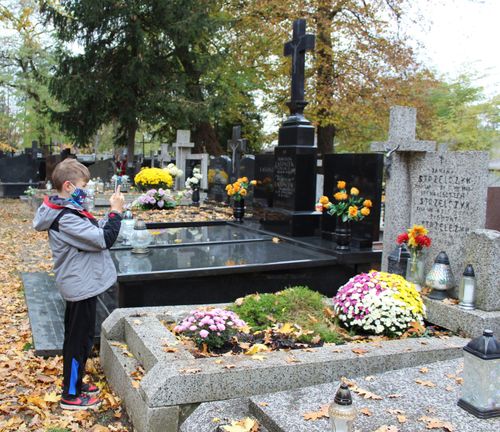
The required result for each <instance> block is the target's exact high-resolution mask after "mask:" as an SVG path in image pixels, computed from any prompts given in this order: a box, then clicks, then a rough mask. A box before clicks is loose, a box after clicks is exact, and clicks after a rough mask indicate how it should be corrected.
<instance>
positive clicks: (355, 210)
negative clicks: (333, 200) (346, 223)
mask: <svg viewBox="0 0 500 432" xmlns="http://www.w3.org/2000/svg"><path fill="white" fill-rule="evenodd" d="M357 214H358V207H357V206H350V207H349V216H350V217H355V216H356V215H357Z"/></svg>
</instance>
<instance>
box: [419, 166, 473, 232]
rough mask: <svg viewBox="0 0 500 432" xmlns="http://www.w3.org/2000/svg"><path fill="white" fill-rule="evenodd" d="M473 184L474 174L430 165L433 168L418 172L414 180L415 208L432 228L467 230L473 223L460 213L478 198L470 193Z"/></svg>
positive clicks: (427, 225) (453, 230)
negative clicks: (465, 219)
mask: <svg viewBox="0 0 500 432" xmlns="http://www.w3.org/2000/svg"><path fill="white" fill-rule="evenodd" d="M473 184H474V180H473V179H472V177H470V176H467V175H463V176H462V175H457V174H456V172H453V170H451V169H449V168H436V167H430V169H429V172H424V173H421V174H419V175H418V177H417V181H416V182H415V184H414V191H415V195H416V196H415V197H414V202H413V206H414V207H413V211H414V212H416V213H418V214H419V215H420V217H419V219H420V222H421V223H422V224H423V225H424V226H425V227H427V228H428V229H429V230H433V231H434V230H438V231H440V232H444V233H465V234H466V233H468V232H469V231H470V225H469V224H468V223H467V222H465V221H464V218H462V217H461V216H460V213H461V212H464V211H468V210H470V206H471V204H472V202H474V196H472V195H471V194H470V192H472V191H473V187H472V185H473ZM469 195H471V196H469ZM464 222H465V224H464Z"/></svg>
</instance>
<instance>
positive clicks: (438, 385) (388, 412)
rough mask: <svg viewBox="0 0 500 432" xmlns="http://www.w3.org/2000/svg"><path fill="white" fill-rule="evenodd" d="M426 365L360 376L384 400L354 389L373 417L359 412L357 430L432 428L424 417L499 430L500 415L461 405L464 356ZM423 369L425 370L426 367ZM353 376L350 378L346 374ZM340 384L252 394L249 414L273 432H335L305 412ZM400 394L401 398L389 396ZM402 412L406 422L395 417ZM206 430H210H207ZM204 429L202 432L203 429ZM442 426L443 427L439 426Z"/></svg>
mask: <svg viewBox="0 0 500 432" xmlns="http://www.w3.org/2000/svg"><path fill="white" fill-rule="evenodd" d="M426 369H427V372H426V373H422V372H421V370H422V368H420V367H413V368H404V369H400V370H397V371H389V372H385V373H382V374H379V375H374V376H370V377H363V376H360V377H356V378H354V381H355V383H356V384H357V385H358V387H361V388H362V389H366V390H368V391H370V392H372V393H374V394H376V395H378V396H381V397H382V399H381V400H374V399H364V398H362V397H361V396H359V395H358V394H356V393H355V392H351V394H352V396H353V403H354V405H355V406H356V408H358V409H363V408H364V409H367V410H368V412H370V415H365V414H362V413H360V412H358V415H357V417H356V419H355V421H354V429H355V431H359V432H373V431H376V430H377V429H378V428H380V427H382V426H384V425H386V426H394V427H396V428H397V429H395V430H400V431H405V432H424V431H428V430H429V428H427V423H426V422H425V421H424V420H421V419H422V417H427V418H432V419H439V420H442V421H446V422H450V423H451V424H452V425H453V426H454V429H453V430H455V431H460V432H492V431H495V430H500V419H498V418H497V419H489V420H480V419H477V418H476V417H474V416H472V415H471V414H469V413H468V412H466V411H465V410H463V409H462V408H459V407H458V406H457V401H458V399H459V398H460V395H461V393H460V392H461V385H460V384H459V382H460V378H461V376H462V370H463V360H462V359H455V360H449V361H443V362H436V363H433V364H430V365H427V366H426ZM426 369H424V370H426ZM347 378H348V379H351V377H347ZM417 380H421V381H429V382H430V383H432V387H429V386H425V385H419V384H417V383H416V381H417ZM338 386H339V382H334V383H328V384H322V385H319V386H314V387H306V388H303V389H300V390H295V391H288V392H280V393H273V394H268V395H265V396H258V397H252V398H250V412H251V413H252V414H253V415H254V416H255V417H256V418H257V419H258V420H259V421H260V422H261V423H262V424H263V425H264V426H265V427H266V428H267V429H268V430H269V431H270V432H324V431H327V430H331V426H330V424H329V420H328V419H327V418H320V419H318V420H314V421H311V420H305V419H304V417H303V416H304V414H305V413H307V412H312V411H318V410H319V409H320V407H321V406H323V405H327V404H330V403H331V402H332V401H333V398H334V396H335V392H336V390H337V388H338ZM390 395H396V396H397V397H390ZM398 415H403V416H404V419H403V418H401V420H402V422H400V421H398V419H397V416H398ZM205 430H207V431H208V429H205ZM205 430H204V429H200V432H204V431H205ZM439 430H443V429H439Z"/></svg>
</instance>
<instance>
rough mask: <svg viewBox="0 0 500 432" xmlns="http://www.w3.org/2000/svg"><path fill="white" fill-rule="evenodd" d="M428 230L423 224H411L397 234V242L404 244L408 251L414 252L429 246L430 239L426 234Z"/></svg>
mask: <svg viewBox="0 0 500 432" xmlns="http://www.w3.org/2000/svg"><path fill="white" fill-rule="evenodd" d="M428 232H429V231H428V230H427V229H426V228H425V227H424V226H423V225H413V226H412V227H411V228H409V229H408V230H407V231H405V232H403V233H401V234H400V235H398V238H397V240H396V241H397V243H398V244H403V243H404V244H406V246H407V247H408V249H409V250H410V253H412V254H416V253H417V252H419V251H421V250H422V249H423V248H426V247H427V248H428V247H430V246H431V243H432V241H431V239H430V237H428V236H427V234H428Z"/></svg>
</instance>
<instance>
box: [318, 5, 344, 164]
mask: <svg viewBox="0 0 500 432" xmlns="http://www.w3.org/2000/svg"><path fill="white" fill-rule="evenodd" d="M336 13H338V11H332V10H331V2H330V1H328V0H320V1H318V8H317V10H316V16H315V21H316V34H317V35H318V36H317V43H316V95H317V97H318V95H321V102H320V103H319V106H318V110H317V119H318V120H317V123H318V124H317V130H318V151H319V152H320V153H321V154H326V153H332V152H333V138H334V137H335V131H336V128H335V125H334V124H333V103H334V100H333V94H334V74H335V70H334V64H333V62H334V58H333V40H332V34H331V31H332V23H333V18H334V17H335V15H336Z"/></svg>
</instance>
